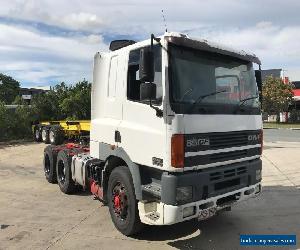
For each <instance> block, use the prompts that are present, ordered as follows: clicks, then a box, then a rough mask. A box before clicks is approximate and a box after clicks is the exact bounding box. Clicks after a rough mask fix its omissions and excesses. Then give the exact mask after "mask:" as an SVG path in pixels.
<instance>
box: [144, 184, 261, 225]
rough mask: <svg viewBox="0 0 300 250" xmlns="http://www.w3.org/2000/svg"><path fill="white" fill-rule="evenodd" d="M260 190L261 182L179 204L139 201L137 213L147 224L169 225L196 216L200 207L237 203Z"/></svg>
mask: <svg viewBox="0 0 300 250" xmlns="http://www.w3.org/2000/svg"><path fill="white" fill-rule="evenodd" d="M260 192H261V183H260V182H259V183H256V184H255V185H251V186H248V187H244V188H241V189H238V190H234V191H231V192H228V193H225V194H222V195H218V196H215V197H211V198H208V199H205V200H200V201H196V202H191V203H188V204H184V205H181V206H174V205H167V204H165V203H162V202H159V203H158V202H150V203H144V202H139V203H138V208H139V215H140V219H141V221H142V222H143V223H145V224H149V225H171V224H175V223H179V222H182V221H186V220H190V219H193V218H197V217H198V215H199V213H200V212H201V210H202V209H207V208H215V209H216V210H217V211H218V210H222V209H224V208H226V207H230V206H232V205H235V204H237V203H238V202H240V201H243V200H246V199H248V198H251V197H256V196H257V195H259V194H260ZM189 207H194V214H192V215H190V216H186V217H185V216H184V209H186V208H189Z"/></svg>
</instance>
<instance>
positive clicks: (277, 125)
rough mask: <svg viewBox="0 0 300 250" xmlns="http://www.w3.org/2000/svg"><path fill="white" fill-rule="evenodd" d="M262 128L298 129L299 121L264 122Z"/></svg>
mask: <svg viewBox="0 0 300 250" xmlns="http://www.w3.org/2000/svg"><path fill="white" fill-rule="evenodd" d="M264 128H297V129H300V123H276V122H264Z"/></svg>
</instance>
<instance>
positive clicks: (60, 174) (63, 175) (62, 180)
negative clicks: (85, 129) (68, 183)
mask: <svg viewBox="0 0 300 250" xmlns="http://www.w3.org/2000/svg"><path fill="white" fill-rule="evenodd" d="M57 175H58V180H59V182H60V183H62V184H64V183H65V179H66V168H65V164H64V162H63V161H62V160H60V161H59V162H58V172H57Z"/></svg>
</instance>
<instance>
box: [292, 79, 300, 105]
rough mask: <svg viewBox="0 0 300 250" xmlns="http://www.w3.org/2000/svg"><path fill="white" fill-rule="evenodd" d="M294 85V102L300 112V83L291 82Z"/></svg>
mask: <svg viewBox="0 0 300 250" xmlns="http://www.w3.org/2000/svg"><path fill="white" fill-rule="evenodd" d="M291 83H292V84H293V85H294V89H293V92H294V101H295V108H296V109H298V110H300V81H293V82H291Z"/></svg>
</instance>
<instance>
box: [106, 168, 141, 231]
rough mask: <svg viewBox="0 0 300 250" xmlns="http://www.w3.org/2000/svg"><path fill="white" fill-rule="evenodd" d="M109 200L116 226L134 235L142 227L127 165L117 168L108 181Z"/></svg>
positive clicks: (110, 210)
mask: <svg viewBox="0 0 300 250" xmlns="http://www.w3.org/2000/svg"><path fill="white" fill-rule="evenodd" d="M107 192H108V193H107V200H108V206H109V212H110V215H111V217H112V221H113V223H114V225H115V227H116V228H117V229H118V230H119V231H120V232H121V233H122V234H124V235H133V234H136V233H138V232H139V231H140V230H141V229H142V223H141V221H140V217H139V213H138V207H137V201H136V198H135V193H134V187H133V182H132V178H131V174H130V171H129V169H128V168H127V167H124V166H121V167H117V168H115V169H114V170H113V171H112V173H111V175H110V177H109V181H108V190H107Z"/></svg>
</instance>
